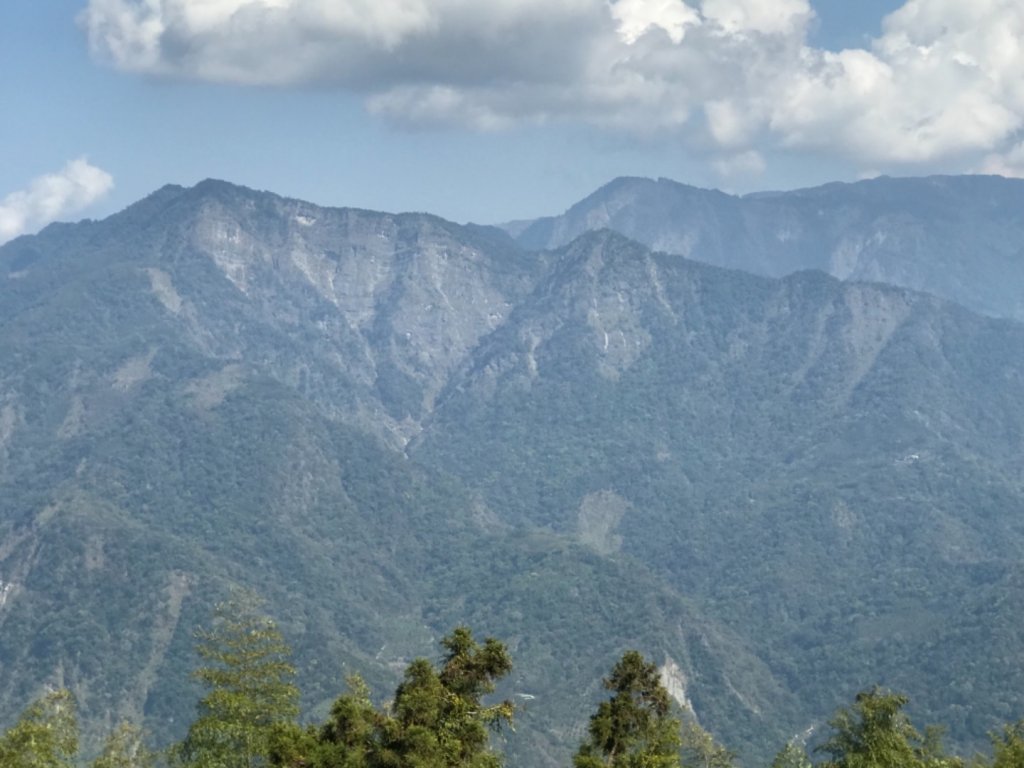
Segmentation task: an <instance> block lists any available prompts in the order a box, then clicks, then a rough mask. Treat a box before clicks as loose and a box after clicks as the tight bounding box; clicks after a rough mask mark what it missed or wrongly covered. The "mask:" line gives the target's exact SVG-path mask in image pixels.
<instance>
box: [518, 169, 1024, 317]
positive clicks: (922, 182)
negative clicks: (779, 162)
mask: <svg viewBox="0 0 1024 768" xmlns="http://www.w3.org/2000/svg"><path fill="white" fill-rule="evenodd" d="M1022 212H1024V183H1022V182H1021V181H1020V180H1019V179H1004V178H1002V177H999V176H932V177H929V178H923V179H919V178H908V179H901V178H887V177H880V178H877V179H871V180H868V181H861V182H858V183H856V184H841V183H836V184H828V185H826V186H823V187H815V188H813V189H802V190H797V191H794V192H766V193H758V194H752V195H746V196H744V197H735V196H732V195H726V194H724V193H722V192H718V191H715V190H706V189H697V188H695V187H689V186H686V185H685V184H679V183H677V182H674V181H671V180H668V179H658V180H657V181H654V180H652V179H637V178H620V179H616V180H615V181H612V182H611V183H609V184H607V185H606V186H604V187H602V188H601V189H599V190H597V191H596V192H595V193H594V194H592V195H590V196H589V197H587V198H586V199H585V200H582V201H580V202H579V203H577V204H576V205H574V206H572V207H571V208H570V209H569V210H568V211H566V213H564V214H563V215H561V216H555V217H551V218H547V219H539V220H537V221H534V222H518V223H517V224H516V225H514V226H513V227H512V228H511V229H512V231H513V232H515V233H516V235H517V237H518V240H519V242H520V243H521V244H522V245H524V246H525V247H528V248H557V247H560V246H562V245H565V244H567V243H569V242H570V241H571V240H573V239H574V238H576V237H578V236H579V235H580V234H582V233H583V232H587V231H590V230H594V229H601V228H608V229H612V230H615V231H616V232H620V233H621V234H624V235H626V236H627V237H630V238H632V239H634V240H636V241H638V242H640V243H643V244H645V245H647V246H649V247H651V248H653V249H655V250H659V251H666V252H668V253H678V254H681V255H683V256H687V257H689V258H693V259H697V260H699V261H705V262H707V263H709V264H717V265H719V266H723V267H732V268H735V269H743V270H747V271H749V272H755V273H757V274H763V275H769V276H773V277H782V276H784V275H788V274H790V273H792V272H796V271H798V270H801V269H820V270H821V271H823V272H827V273H829V274H830V275H833V276H834V277H838V278H840V279H841V280H868V281H875V282H882V283H891V284H893V285H901V286H905V287H907V288H914V289H916V290H921V291H927V292H929V293H934V294H935V295H937V296H943V297H946V298H950V299H953V300H954V301H956V302H958V303H960V304H963V305H964V306H966V307H968V308H970V309H973V310H975V311H976V312H982V313H985V314H990V315H997V316H1002V317H1013V318H1015V319H1018V320H1021V319H1024V298H1022V295H1024V294H1022V292H1021V290H1020V287H1021V286H1022V285H1024V252H1022V243H1024V216H1022Z"/></svg>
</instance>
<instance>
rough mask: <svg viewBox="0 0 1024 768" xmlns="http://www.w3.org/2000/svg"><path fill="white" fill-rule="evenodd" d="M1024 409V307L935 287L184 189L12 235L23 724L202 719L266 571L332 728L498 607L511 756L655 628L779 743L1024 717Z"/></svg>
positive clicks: (310, 701) (212, 186) (11, 588)
mask: <svg viewBox="0 0 1024 768" xmlns="http://www.w3.org/2000/svg"><path fill="white" fill-rule="evenodd" d="M962 236H963V237H964V238H967V237H968V234H967V233H964V234H963V235H962ZM1022 403H1024V327H1022V326H1020V325H1018V324H1017V323H1015V322H1013V321H1010V320H995V319H989V318H986V317H983V316H980V315H976V314H973V313H971V312H970V311H968V310H965V309H963V308H961V307H959V306H957V305H955V304H952V303H949V302H947V301H944V300H941V299H937V298H934V297H932V296H928V295H925V294H919V293H914V292H912V291H909V290H907V289H905V288H896V287H889V286H884V285H880V284H866V283H857V282H845V283H844V282H840V281H838V280H836V279H834V278H832V277H829V276H826V275H824V274H822V273H817V272H799V273H796V274H793V275H790V276H787V277H785V278H782V279H776V278H769V277H758V276H754V275H752V274H747V273H743V272H738V271H730V270H726V269H722V268H719V267H714V266H710V265H706V264H700V263H698V262H695V261H691V260H688V259H685V258H682V257H680V256H678V255H668V254H665V253H654V252H651V251H649V250H648V249H647V248H646V247H644V246H642V245H639V244H638V243H636V242H634V241H630V240H627V239H625V238H624V237H622V236H620V235H615V234H612V233H610V232H607V231H604V232H598V233H588V234H584V235H583V236H581V237H580V238H578V239H576V240H574V241H573V242H571V243H570V244H568V245H566V246H565V247H562V248H559V249H556V250H545V251H531V250H527V249H525V248H523V247H522V246H521V245H519V244H517V243H516V241H515V240H513V239H512V238H511V237H510V236H509V235H507V234H506V233H504V232H502V231H500V230H497V229H492V228H486V227H475V226H466V227H463V226H458V225H455V224H452V223H450V222H446V221H443V220H441V219H438V218H436V217H432V216H428V215H420V214H405V215H398V216H393V215H388V214H381V213H374V212H368V211H358V210H350V209H344V210H342V209H324V208H319V207H317V206H314V205H312V204H309V203H303V202H300V201H294V200H287V199H283V198H280V197H277V196H275V195H272V194H269V193H260V192H254V191H252V190H247V189H244V188H240V187H234V186H232V185H229V184H225V183H223V182H212V181H211V182H204V183H202V184H200V185H197V186H196V187H194V188H191V189H184V188H180V187H166V188H164V189H162V190H160V191H158V192H157V193H155V194H154V195H152V196H150V197H149V198H146V199H145V200H143V201H141V202H139V203H138V204H136V205H134V206H132V207H130V208H128V209H127V210H125V211H124V212H122V213H120V214H117V215H115V216H113V217H110V218H109V219H106V220H104V221H101V222H82V223H80V224H75V225H54V226H51V227H49V228H47V229H46V230H44V231H43V232H42V233H40V234H39V235H37V236H32V237H22V238H19V239H17V240H14V241H12V242H11V243H9V244H7V245H5V246H3V247H2V248H0V582H2V585H0V712H2V713H3V719H4V722H5V723H8V724H10V723H12V722H13V721H14V720H15V718H16V717H17V713H18V712H20V711H22V710H23V709H24V708H25V707H26V706H28V703H29V702H30V701H32V700H34V699H36V698H38V696H39V695H40V693H41V692H42V691H43V690H44V689H45V688H46V687H47V686H51V687H56V688H65V687H66V688H69V689H71V690H72V691H73V692H74V695H75V697H76V699H77V701H78V704H79V707H80V714H81V721H82V725H83V746H84V752H85V753H86V754H92V753H95V751H96V750H98V749H99V746H100V744H101V742H102V739H103V737H104V735H105V734H106V733H107V732H108V731H109V729H110V728H111V727H112V726H113V724H115V723H117V722H119V721H121V720H130V721H133V722H143V723H144V724H145V725H146V727H147V728H148V729H149V730H150V731H151V732H152V733H153V734H154V737H155V741H156V742H157V743H159V744H167V743H170V742H172V741H174V740H180V739H181V738H183V737H184V735H185V731H186V729H187V725H188V723H189V722H190V720H191V717H192V713H193V708H194V703H195V701H196V699H197V694H198V689H197V688H196V686H195V685H194V683H192V682H190V679H189V677H188V670H189V669H190V668H191V665H192V664H193V659H192V651H191V649H192V645H193V629H194V628H195V627H196V626H197V625H199V624H201V623H202V622H203V621H204V620H205V618H206V617H207V616H208V615H209V611H210V606H211V605H212V604H213V603H214V602H216V601H217V600H219V599H221V598H223V597H224V596H225V595H226V594H227V593H228V592H229V591H230V589H231V587H232V586H238V585H240V586H244V587H249V588H253V589H255V590H257V591H258V592H260V593H261V594H263V595H265V597H266V598H267V600H268V609H269V610H270V612H271V613H272V614H273V615H275V616H276V617H277V618H278V620H279V622H280V626H281V629H282V631H283V633H284V635H285V636H287V637H288V638H289V640H290V643H291V644H292V646H293V647H294V651H295V657H294V658H295V663H296V667H297V672H298V675H297V683H298V685H299V687H300V688H301V690H302V695H303V700H302V705H303V710H304V711H305V712H307V713H308V716H309V717H312V718H316V719H322V718H324V717H326V715H327V713H328V710H329V708H330V705H331V702H332V701H333V699H334V697H335V696H336V695H337V693H338V691H340V690H343V686H344V682H343V681H344V679H345V677H347V676H348V675H349V674H351V673H352V672H359V673H361V674H362V675H364V676H365V677H366V679H367V682H368V683H369V684H370V687H371V688H372V689H373V690H375V691H382V692H383V691H388V690H391V689H393V688H394V685H395V684H396V683H397V682H398V680H399V677H400V675H401V674H402V672H403V670H405V669H406V668H407V665H408V664H409V662H410V660H411V659H413V658H415V657H418V656H422V655H425V654H433V653H435V651H434V648H435V647H436V639H437V638H439V637H441V636H442V635H444V633H446V632H448V631H449V629H450V628H451V627H453V626H456V625H461V624H466V625H469V626H472V627H474V628H476V629H478V630H479V631H480V632H481V634H486V635H493V636H495V637H500V638H502V639H503V640H504V641H505V642H506V643H507V645H508V649H509V651H510V652H511V654H512V655H513V657H514V658H515V660H516V664H515V667H514V668H513V670H512V672H511V674H510V675H509V676H508V677H507V678H506V679H504V680H503V682H502V683H501V684H500V692H501V694H502V696H507V697H511V698H512V699H513V700H519V701H525V702H527V705H526V706H525V708H524V709H523V711H522V712H521V713H520V714H518V715H517V719H516V723H517V727H516V731H515V732H514V733H508V734H507V735H506V738H507V742H506V751H507V752H508V753H509V755H510V759H511V760H512V761H513V762H514V763H515V764H523V765H535V766H541V765H554V764H562V765H564V764H567V761H568V760H569V759H570V758H571V755H572V752H573V750H575V749H576V748H577V746H578V745H579V743H580V742H581V740H582V738H583V736H584V734H585V732H586V728H587V722H588V721H587V713H586V711H583V710H581V708H580V700H581V697H582V699H584V700H586V701H587V702H588V706H589V703H592V702H596V701H597V700H598V698H599V697H600V695H601V694H600V678H601V675H602V674H603V673H604V672H605V671H606V670H607V669H608V668H609V667H610V666H611V665H612V664H613V663H614V662H615V660H616V659H618V658H619V657H620V656H621V655H622V653H623V651H624V650H625V649H627V648H643V649H645V652H646V653H647V654H649V655H650V656H651V658H653V660H654V661H656V662H657V664H659V665H661V666H663V667H664V669H666V670H667V671H668V673H669V674H668V678H667V679H670V680H671V681H672V685H671V686H670V689H671V690H672V693H673V695H674V696H675V697H676V699H677V701H678V703H679V704H680V705H681V706H683V707H684V708H686V709H689V710H690V711H691V712H692V713H693V714H694V715H695V717H696V719H697V721H698V722H699V723H700V724H701V726H703V727H704V728H706V729H708V730H709V731H710V732H712V733H714V734H715V735H716V737H718V738H719V739H720V741H722V742H723V743H725V744H727V745H729V746H730V747H731V748H732V749H735V750H736V751H737V752H738V753H739V754H740V755H742V756H744V757H745V758H747V759H748V760H749V761H758V760H762V761H767V760H770V759H771V756H772V755H773V754H774V753H775V751H776V750H778V749H779V748H780V745H782V744H784V743H785V742H786V741H787V740H788V739H789V738H791V737H792V736H794V735H795V734H797V733H803V732H805V731H806V730H807V729H808V728H812V727H817V728H820V727H822V726H823V720H824V718H826V717H827V716H828V713H830V712H832V711H834V710H835V708H836V707H837V706H839V705H841V704H843V703H845V702H848V701H850V700H851V699H852V697H853V696H854V694H855V692H856V691H858V690H861V689H864V688H865V687H867V686H870V685H873V684H875V683H881V684H883V685H887V686H890V687H892V688H895V689H898V690H902V691H906V692H907V694H908V695H909V696H910V699H911V701H912V702H913V709H912V713H913V714H914V716H915V719H916V720H920V721H924V722H939V723H944V724H946V725H948V726H949V728H950V733H949V736H950V744H951V746H952V747H953V748H955V749H956V750H957V751H959V752H961V753H963V754H967V753H969V751H970V750H973V749H975V748H981V747H983V746H984V745H985V744H987V743H988V738H987V735H986V734H987V732H988V731H989V730H991V729H993V728H996V727H999V726H1000V725H1001V724H1004V723H1009V722H1013V721H1015V720H1016V719H1018V718H1019V717H1020V716H1021V714H1022V713H1024V697H1022V693H1021V692H1022V691H1024V677H1022V672H1021V669H1020V664H1019V663H1017V662H1018V661H1019V658H1020V654H1021V650H1022V647H1024V646H1022V641H1021V637H1020V632H1019V621H1018V617H1019V616H1020V615H1021V614H1022V612H1024V605H1022V599H1024V598H1022V596H1024V591H1022V586H1024V583H1022V582H1024V561H1022V555H1021V552H1024V520H1022V518H1021V514H1020V510H1021V502H1022V499H1024V488H1022V474H1021V472H1022V466H1021V464H1020V459H1019V457H1020V456H1021V455H1022V454H1021V436H1022V432H1024V405H1022Z"/></svg>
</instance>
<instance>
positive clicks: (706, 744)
mask: <svg viewBox="0 0 1024 768" xmlns="http://www.w3.org/2000/svg"><path fill="white" fill-rule="evenodd" d="M680 737H681V740H682V754H683V765H685V766H686V767H687V768H732V766H733V764H734V762H735V758H736V755H735V754H734V753H733V752H732V751H731V750H729V749H727V748H726V747H724V746H723V745H721V744H719V743H718V742H717V741H715V738H714V736H712V735H711V734H710V733H708V732H707V731H706V730H704V729H703V728H701V726H700V724H699V723H697V722H695V721H693V720H687V721H686V722H685V723H683V727H682V729H681V732H680Z"/></svg>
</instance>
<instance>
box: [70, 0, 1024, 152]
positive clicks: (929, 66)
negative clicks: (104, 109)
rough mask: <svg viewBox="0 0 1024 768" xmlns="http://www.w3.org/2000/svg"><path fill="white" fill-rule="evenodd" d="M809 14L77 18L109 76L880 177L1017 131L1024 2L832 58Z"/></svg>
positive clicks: (227, 7) (186, 3)
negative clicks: (852, 165) (522, 126)
mask: <svg viewBox="0 0 1024 768" xmlns="http://www.w3.org/2000/svg"><path fill="white" fill-rule="evenodd" d="M813 15H814V14H813V8H812V7H811V4H810V2H809V0H487V2H481V0H90V1H89V4H88V6H87V8H86V9H85V11H83V13H82V15H81V23H82V26H83V27H84V29H85V30H86V32H87V34H88V38H89V43H90V47H91V49H92V51H93V53H94V54H95V55H96V56H97V57H99V58H102V59H104V60H106V61H108V62H110V63H111V64H113V65H114V66H115V67H118V68H120V69H123V70H127V71H133V72H144V73H150V74H162V75H173V76H178V77H182V76H184V77H191V78H197V79H203V80H213V81H219V82H234V83H243V84H277V85H287V84H292V83H308V82H318V83H324V84H328V85H334V86H336V87H339V88H344V89H348V90H351V91H355V92H358V93H361V94H363V95H364V96H365V97H366V99H367V104H368V106H369V108H370V109H371V111H373V112H374V113H376V114H380V115H382V116H385V117H387V118H389V119H393V120H397V121H403V122H410V123H417V124H422V123H442V124H461V125H467V126H471V127H473V128H476V129H483V130H494V129H501V128H505V127H508V126H512V125H515V124H517V123H520V122H524V121H525V122H544V121H551V120H580V121H585V122H589V123H592V124H596V125H600V126H603V127H606V128H609V129H613V130H621V131H629V132H637V133H642V134H667V135H670V136H671V135H678V136H680V137H682V138H683V139H684V140H687V141H691V142H694V143H695V144H696V145H699V146H710V147H712V148H714V149H716V150H722V151H725V152H726V153H727V154H728V155H729V156H730V157H732V158H736V157H742V156H744V154H745V153H748V152H757V153H761V154H763V153H764V152H770V151H771V150H772V149H779V148H784V149H795V150H806V149H812V150H821V151H827V152H835V153H839V154H842V155H845V156H847V157H849V158H851V159H852V160H853V161H855V162H857V163H860V164H861V165H862V167H871V168H881V169H883V170H888V169H892V168H894V167H899V166H907V165H911V166H912V165H915V164H926V163H941V162H943V161H951V160H955V161H957V162H960V163H968V164H969V163H970V162H971V160H972V158H974V161H975V162H976V163H977V162H981V161H982V159H983V158H985V157H988V156H990V155H991V156H1002V155H1004V154H1006V153H1007V152H1009V151H1010V150H1011V149H1012V145H1013V144H1014V143H1015V142H1016V140H1017V138H1016V137H1017V135H1018V134H1019V133H1021V132H1022V131H1024V77H1021V76H1020V73H1021V72H1024V42H1022V41H1024V3H1021V2H1020V0H907V2H906V3H905V4H904V5H903V6H902V7H901V8H900V9H899V10H897V11H896V12H895V13H892V14H890V15H889V16H888V17H887V18H886V19H885V20H884V22H883V26H882V34H881V36H880V37H879V38H878V39H876V40H874V41H872V42H871V44H870V45H869V46H868V47H866V48H863V49H851V50H844V51H826V50H821V49H816V48H814V47H812V46H810V45H809V44H808V31H809V29H810V25H811V21H812V20H813ZM717 154H718V153H717V152H716V155H717ZM761 154H758V155H757V156H759V157H760V156H761ZM749 157H754V155H749ZM719 162H720V163H721V162H726V163H728V162H730V161H719Z"/></svg>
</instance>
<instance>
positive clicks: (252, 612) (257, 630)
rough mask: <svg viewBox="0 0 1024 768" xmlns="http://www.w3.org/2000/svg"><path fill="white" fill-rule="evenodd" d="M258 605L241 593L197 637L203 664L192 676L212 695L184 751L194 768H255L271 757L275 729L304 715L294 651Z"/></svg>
mask: <svg viewBox="0 0 1024 768" xmlns="http://www.w3.org/2000/svg"><path fill="white" fill-rule="evenodd" d="M259 607H260V601H259V600H258V599H257V598H256V597H255V596H254V595H253V594H251V593H244V592H237V593H235V594H234V595H233V596H232V598H231V599H230V600H229V601H227V602H224V603H221V604H220V605H218V606H217V608H216V611H215V613H214V621H213V624H212V626H211V627H210V628H209V629H202V630H199V631H198V632H197V638H198V644H197V646H196V648H197V651H198V653H199V656H200V658H202V660H203V661H204V662H206V665H205V666H202V667H200V668H199V669H197V670H196V672H195V676H196V678H198V679H199V680H200V681H201V682H202V683H203V684H204V685H205V686H206V687H207V688H208V689H209V691H208V693H207V694H206V695H205V696H204V697H203V699H202V700H201V701H200V702H199V706H198V709H199V717H198V718H197V719H196V720H195V721H194V722H193V723H192V725H191V726H190V728H189V732H188V736H187V737H186V739H185V741H184V743H182V745H181V747H180V751H179V754H180V758H181V760H182V762H183V763H184V764H185V765H187V766H195V768H253V766H258V765H262V764H264V763H265V762H266V759H267V758H268V756H269V755H270V753H271V747H272V740H273V738H274V734H275V732H276V729H278V728H279V727H281V726H283V725H287V724H288V723H290V722H292V721H294V719H295V718H296V717H297V716H298V714H299V706H298V699H299V691H298V688H296V687H295V685H294V684H293V683H292V682H291V680H292V678H293V677H294V675H295V669H294V667H292V664H291V662H290V661H289V655H290V653H291V651H290V648H289V647H288V645H287V644H286V643H285V642H284V639H283V637H282V636H281V633H280V631H279V630H278V628H277V625H276V624H275V623H274V621H273V620H272V619H270V618H268V617H266V616H264V615H262V614H261V613H259Z"/></svg>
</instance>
